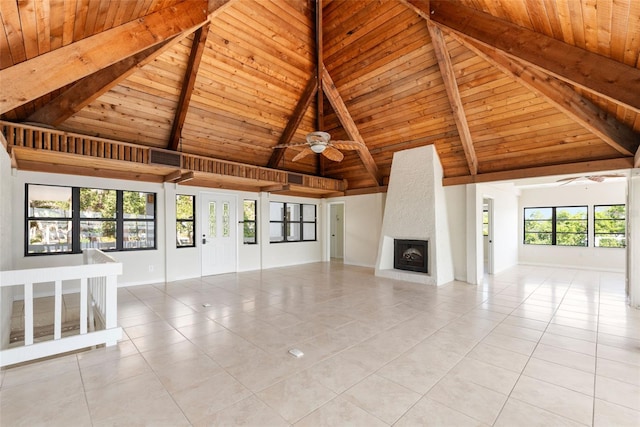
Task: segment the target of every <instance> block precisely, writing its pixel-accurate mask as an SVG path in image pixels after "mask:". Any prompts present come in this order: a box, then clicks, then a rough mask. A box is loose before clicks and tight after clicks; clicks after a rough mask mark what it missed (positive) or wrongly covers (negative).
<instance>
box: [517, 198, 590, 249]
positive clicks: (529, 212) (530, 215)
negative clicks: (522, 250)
mask: <svg viewBox="0 0 640 427" xmlns="http://www.w3.org/2000/svg"><path fill="white" fill-rule="evenodd" d="M587 228H588V223H587V207H586V206H560V207H544V208H525V209H524V244H525V245H555V246H587V245H588V233H587Z"/></svg>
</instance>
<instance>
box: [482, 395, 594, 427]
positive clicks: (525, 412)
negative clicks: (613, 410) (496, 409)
mask: <svg viewBox="0 0 640 427" xmlns="http://www.w3.org/2000/svg"><path fill="white" fill-rule="evenodd" d="M585 425H591V423H589V424H581V423H578V422H576V421H573V420H570V419H569V418H565V417H562V416H560V415H556V414H554V413H553V412H549V411H545V410H544V409H542V408H538V407H536V406H532V405H529V404H527V403H525V402H522V401H520V400H517V399H514V398H509V400H507V403H506V404H505V405H504V408H502V412H500V415H499V416H498V419H497V420H496V423H495V424H494V426H495V427H517V426H527V427H584V426H585Z"/></svg>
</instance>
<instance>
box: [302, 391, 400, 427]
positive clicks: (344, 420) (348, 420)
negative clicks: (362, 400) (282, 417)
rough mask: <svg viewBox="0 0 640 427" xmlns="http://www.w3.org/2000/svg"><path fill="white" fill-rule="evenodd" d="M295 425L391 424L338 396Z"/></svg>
mask: <svg viewBox="0 0 640 427" xmlns="http://www.w3.org/2000/svg"><path fill="white" fill-rule="evenodd" d="M295 425H296V427H319V426H326V427H332V426H353V427H357V426H362V427H376V426H378V427H383V426H388V425H389V424H387V423H384V422H383V421H382V420H380V419H378V418H376V417H374V416H373V415H371V414H369V413H368V412H366V411H364V410H362V409H360V408H359V407H357V406H355V405H353V404H352V403H350V402H349V401H347V400H346V399H344V398H342V397H341V396H338V397H336V398H335V399H333V400H331V401H330V402H328V403H326V404H325V405H323V406H322V407H320V408H318V409H316V410H315V411H313V412H312V413H310V414H309V415H307V416H306V417H304V418H303V419H301V420H300V421H298V422H297V423H296V424H295Z"/></svg>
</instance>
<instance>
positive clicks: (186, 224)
mask: <svg viewBox="0 0 640 427" xmlns="http://www.w3.org/2000/svg"><path fill="white" fill-rule="evenodd" d="M195 218H196V196H189V195H184V194H177V195H176V247H178V248H193V247H195V246H196V241H195V239H194V236H195V229H196V220H195Z"/></svg>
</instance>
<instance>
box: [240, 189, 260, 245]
mask: <svg viewBox="0 0 640 427" xmlns="http://www.w3.org/2000/svg"><path fill="white" fill-rule="evenodd" d="M243 211H244V215H243V217H242V229H243V242H244V244H245V245H255V244H256V243H258V238H257V234H256V231H257V228H256V201H255V200H245V201H244V206H243Z"/></svg>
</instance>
